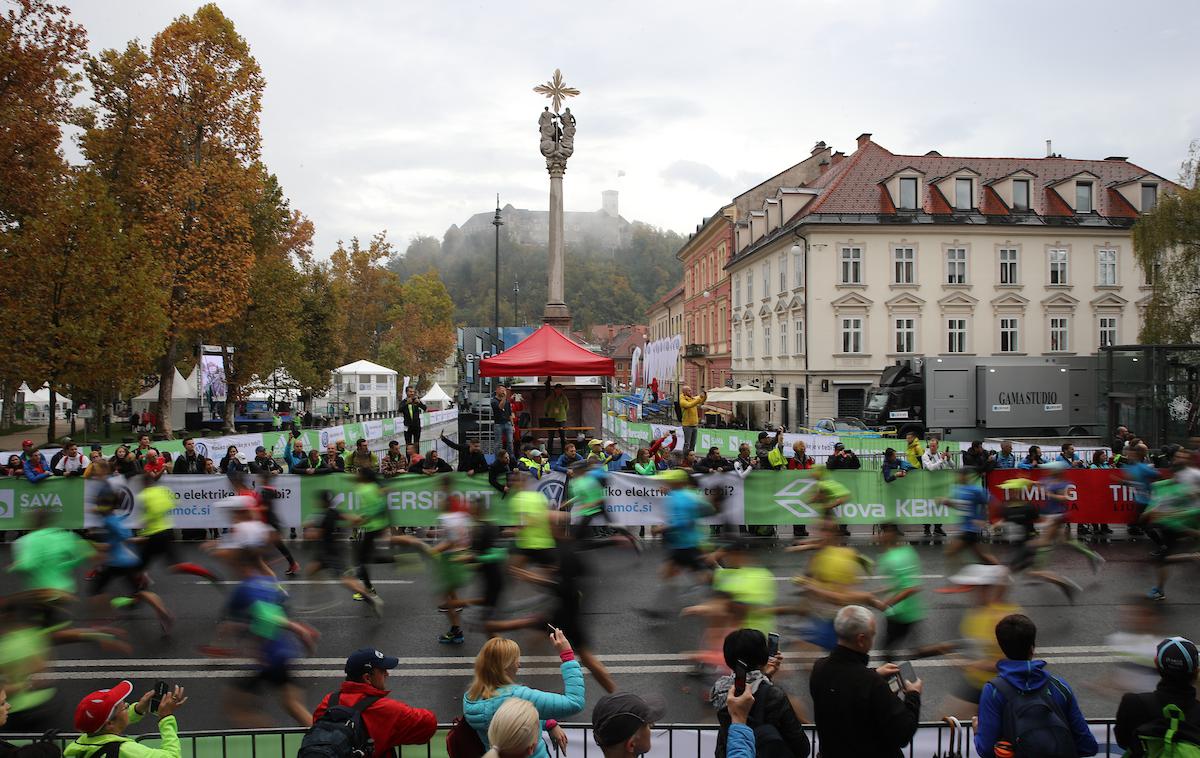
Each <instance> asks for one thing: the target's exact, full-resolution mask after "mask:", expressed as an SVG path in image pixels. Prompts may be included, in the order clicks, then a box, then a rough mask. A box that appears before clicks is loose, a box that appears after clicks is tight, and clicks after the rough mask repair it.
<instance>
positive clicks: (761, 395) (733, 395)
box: [708, 385, 784, 403]
mask: <svg viewBox="0 0 1200 758" xmlns="http://www.w3.org/2000/svg"><path fill="white" fill-rule="evenodd" d="M783 399H784V398H782V397H780V396H779V395H772V394H771V393H769V392H763V391H762V390H760V389H758V388H757V387H747V386H744V385H743V386H741V387H738V388H737V389H736V390H734V389H729V388H727V387H718V388H716V389H714V390H713V391H711V392H709V393H708V402H710V403H762V402H773V401H776V400H783Z"/></svg>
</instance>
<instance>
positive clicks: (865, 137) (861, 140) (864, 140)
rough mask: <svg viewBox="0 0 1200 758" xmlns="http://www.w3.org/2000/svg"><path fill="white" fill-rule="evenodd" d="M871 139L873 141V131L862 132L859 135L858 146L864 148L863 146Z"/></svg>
mask: <svg viewBox="0 0 1200 758" xmlns="http://www.w3.org/2000/svg"><path fill="white" fill-rule="evenodd" d="M870 141H871V133H870V132H863V133H862V134H860V135H858V148H859V149H860V150H861V149H862V148H863V146H864V145H866V144H867V143H868V142H870Z"/></svg>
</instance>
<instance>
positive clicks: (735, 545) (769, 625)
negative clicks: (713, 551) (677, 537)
mask: <svg viewBox="0 0 1200 758" xmlns="http://www.w3.org/2000/svg"><path fill="white" fill-rule="evenodd" d="M747 547H748V545H747V544H746V543H745V542H744V541H743V540H737V539H735V540H732V541H731V542H730V544H729V545H728V546H727V547H726V548H725V553H724V555H723V557H722V563H723V566H721V567H720V568H718V569H717V570H716V572H715V573H714V574H713V591H714V592H716V593H718V594H721V595H725V596H726V597H727V598H728V599H729V601H730V603H731V604H732V605H733V610H734V617H735V618H734V627H735V628H746V629H757V630H758V631H760V632H762V633H763V634H770V633H772V632H774V631H775V599H776V592H777V590H776V585H777V584H778V583H777V582H776V581H775V575H774V574H772V573H771V570H770V569H768V568H765V567H763V566H755V565H753V564H752V563H751V561H750V554H749V551H748V550H747Z"/></svg>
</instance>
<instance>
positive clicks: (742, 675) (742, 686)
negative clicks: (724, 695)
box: [733, 661, 746, 697]
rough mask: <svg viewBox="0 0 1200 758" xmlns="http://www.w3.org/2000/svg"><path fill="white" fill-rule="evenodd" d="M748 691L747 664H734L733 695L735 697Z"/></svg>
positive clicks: (738, 662)
mask: <svg viewBox="0 0 1200 758" xmlns="http://www.w3.org/2000/svg"><path fill="white" fill-rule="evenodd" d="M745 691H746V664H744V663H742V662H741V661H734V662H733V694H734V696H735V697H737V696H739V695H741V694H742V693H743V692H745Z"/></svg>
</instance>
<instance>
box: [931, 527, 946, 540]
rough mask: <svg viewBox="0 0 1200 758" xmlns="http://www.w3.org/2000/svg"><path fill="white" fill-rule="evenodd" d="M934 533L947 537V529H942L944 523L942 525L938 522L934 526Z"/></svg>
mask: <svg viewBox="0 0 1200 758" xmlns="http://www.w3.org/2000/svg"><path fill="white" fill-rule="evenodd" d="M933 533H934V535H935V536H937V537H945V536H946V530H945V529H942V525H941V524H938V525H937V526H935V527H934V528H933Z"/></svg>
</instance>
